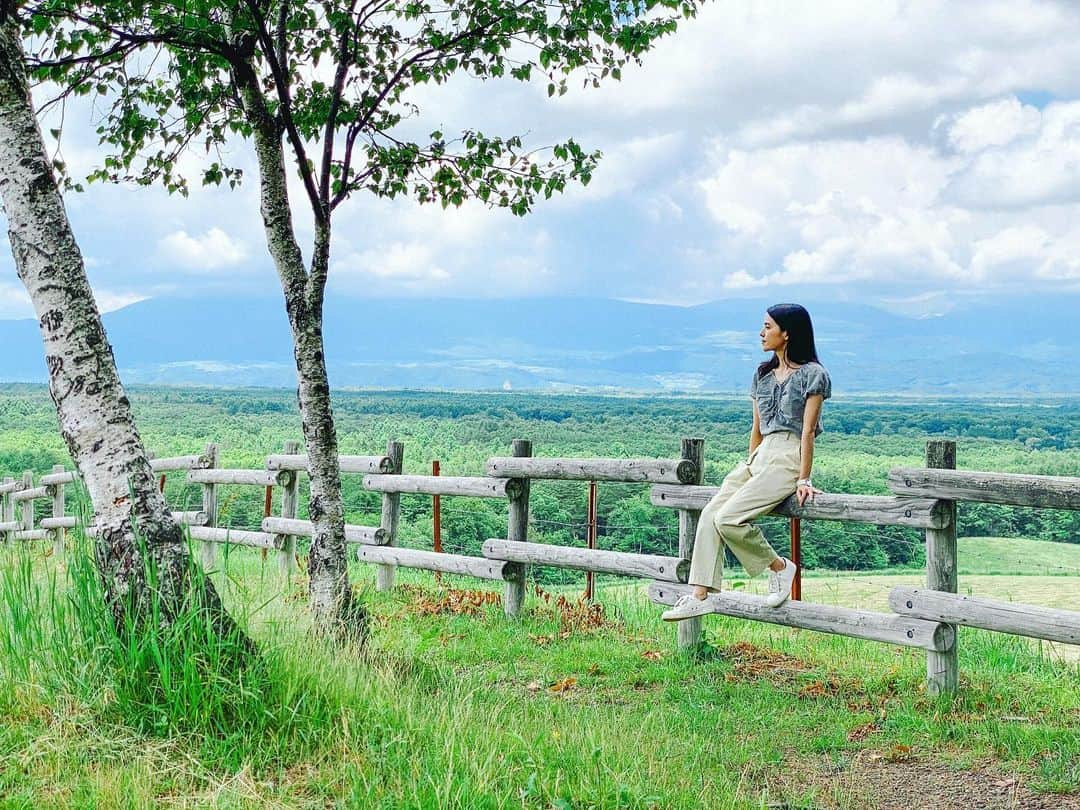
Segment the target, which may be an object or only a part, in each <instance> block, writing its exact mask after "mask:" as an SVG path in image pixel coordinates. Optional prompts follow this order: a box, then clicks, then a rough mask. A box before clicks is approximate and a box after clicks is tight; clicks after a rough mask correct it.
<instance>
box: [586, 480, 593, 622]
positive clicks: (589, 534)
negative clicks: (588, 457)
mask: <svg viewBox="0 0 1080 810" xmlns="http://www.w3.org/2000/svg"><path fill="white" fill-rule="evenodd" d="M586 522H587V524H588V525H587V527H586V529H585V532H586V534H585V537H586V544H587V545H588V547H589V548H596V482H595V481H590V482H589V507H588V518H587V519H586ZM595 596H596V574H595V573H593V572H592V571H586V572H585V600H586V601H588V602H591V601H592V600H593V598H594V597H595Z"/></svg>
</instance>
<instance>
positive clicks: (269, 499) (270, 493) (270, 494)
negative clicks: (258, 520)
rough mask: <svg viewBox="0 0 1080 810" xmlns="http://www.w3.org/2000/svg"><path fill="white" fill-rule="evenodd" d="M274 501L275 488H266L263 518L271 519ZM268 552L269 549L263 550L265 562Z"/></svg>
mask: <svg viewBox="0 0 1080 810" xmlns="http://www.w3.org/2000/svg"><path fill="white" fill-rule="evenodd" d="M273 500H274V488H273V487H267V488H266V497H265V498H264V499H263V517H264V518H268V517H270V505H271V504H272V503H273ZM266 552H267V549H265V548H264V549H263V550H262V558H263V559H264V560H265V559H266Z"/></svg>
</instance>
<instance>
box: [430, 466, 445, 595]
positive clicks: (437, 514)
mask: <svg viewBox="0 0 1080 810" xmlns="http://www.w3.org/2000/svg"><path fill="white" fill-rule="evenodd" d="M431 474H432V475H436V476H437V475H438V474H439V460H438V459H435V460H434V461H432V462H431ZM431 520H432V524H433V528H434V534H435V551H436V552H441V551H442V505H441V503H440V501H439V496H438V495H432V496H431ZM435 582H437V583H438V584H440V585H441V584H442V571H436V572H435Z"/></svg>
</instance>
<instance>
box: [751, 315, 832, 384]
mask: <svg viewBox="0 0 1080 810" xmlns="http://www.w3.org/2000/svg"><path fill="white" fill-rule="evenodd" d="M766 312H768V313H769V317H770V318H772V319H773V320H774V321H776V325H777V326H779V327H780V331H781V332H787V333H788V344H787V359H788V360H789V361H791V362H792V363H798V364H799V365H803V364H804V363H810V362H814V363H820V362H821V361H820V360H818V354H817V346H815V345H814V324H813V323H812V322H811V321H810V313H809V312H807V311H806V307H803V306H800V305H799V304H774V305H773V306H771V307H769V308H768V309H767V310H766ZM779 365H780V358H779V357H777V355H776V353H775V352H774V353H773V356H772V357H771V358H769V359H768V360H766V361H765V362H764V363H762V364H761V365H760V366H758V376H759V377H764V376H765V375H766V374H768V373H769V372H770V371H772V370H773V369H774V368H776V367H777V366H779Z"/></svg>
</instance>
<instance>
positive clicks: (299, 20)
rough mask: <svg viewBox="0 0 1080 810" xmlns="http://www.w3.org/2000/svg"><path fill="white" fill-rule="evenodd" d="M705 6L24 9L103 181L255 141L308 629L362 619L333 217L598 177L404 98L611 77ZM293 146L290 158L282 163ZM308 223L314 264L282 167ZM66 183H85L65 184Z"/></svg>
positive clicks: (562, 154) (165, 171)
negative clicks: (331, 342)
mask: <svg viewBox="0 0 1080 810" xmlns="http://www.w3.org/2000/svg"><path fill="white" fill-rule="evenodd" d="M698 3H699V0H432V1H431V2H429V0H364V2H361V1H360V0H325V1H323V2H312V1H311V0H307V1H305V2H291V1H290V0H226V2H182V3H181V2H163V3H151V4H147V3H142V2H110V3H104V4H90V3H79V2H70V1H69V0H48V1H47V2H40V3H35V4H31V6H30V10H31V14H30V15H29V17H28V23H29V25H30V30H31V31H32V32H33V33H34V34H35V35H36V36H37V37H38V39H37V40H36V42H38V43H39V45H40V47H39V49H38V52H37V55H38V57H39V59H40V68H39V71H38V74H37V75H38V76H39V77H40V78H42V79H49V80H51V81H54V82H57V83H59V84H61V85H62V86H63V87H64V88H65V92H66V93H68V94H99V93H100V94H103V95H104V96H106V97H107V98H108V99H109V106H108V108H107V110H108V111H107V112H106V114H105V115H104V118H103V120H102V122H101V127H100V129H99V132H100V133H101V138H102V142H103V143H104V144H105V145H106V146H108V147H111V148H112V154H111V155H110V156H109V157H108V158H107V159H106V160H105V162H104V164H103V165H102V166H101V168H100V169H98V170H97V171H96V172H94V174H93V175H92V176H91V179H98V180H109V181H133V182H136V183H143V184H150V183H159V182H160V183H163V184H164V186H165V187H166V188H168V189H169V190H170V191H173V192H178V193H186V190H187V188H188V183H189V182H190V178H188V177H184V176H181V174H180V173H179V172H178V169H177V159H178V157H179V156H180V154H181V153H182V152H183V151H185V150H186V149H190V148H194V146H195V145H196V144H197V145H198V146H199V148H204V149H205V150H206V151H207V154H208V157H207V161H206V164H205V170H204V171H203V174H202V176H201V177H200V178H198V179H199V180H201V182H203V183H211V184H220V183H228V184H232V185H235V184H236V183H237V182H239V181H240V178H241V172H240V170H239V169H238V168H237V167H236V166H231V165H227V164H226V163H225V162H223V161H222V160H220V159H219V157H218V148H219V147H220V146H221V145H223V144H224V143H226V142H227V141H229V140H230V139H233V138H245V139H249V140H250V141H251V143H252V145H253V147H254V153H255V156H256V161H257V165H258V171H259V183H260V190H261V210H262V217H263V222H264V226H265V234H266V242H267V246H268V248H269V252H270V255H271V257H272V259H273V262H274V266H275V268H276V270H277V274H278V277H279V279H280V282H281V288H282V292H283V294H284V299H285V308H286V311H287V312H288V317H289V323H290V326H291V329H292V336H293V341H294V354H295V362H296V369H297V377H298V380H299V386H298V390H297V399H298V402H299V407H300V413H301V416H302V421H303V432H304V439H305V443H306V445H307V452H308V457H309V461H310V475H311V502H310V506H309V509H310V517H311V520H312V522H313V524H314V527H313V534H312V540H311V548H310V556H309V562H308V571H309V575H310V599H311V607H312V610H313V613H314V621H315V625H316V627H318V628H322V629H324V630H328V629H330V628H332V627H336V628H339V629H340V628H345V629H346V630H348V629H349V628H350V627H353V626H354V625H356V624H357V623H358V622H360V621H361V617H362V610H360V609H359V607H358V606H356V605H354V604H353V601H352V592H351V590H350V588H349V581H348V573H347V565H346V562H347V561H346V555H345V538H344V519H343V511H342V502H341V488H340V470H339V466H338V457H337V437H336V433H335V429H334V420H333V413H332V410H331V403H330V385H329V380H328V377H327V369H326V360H325V347H324V342H323V328H322V327H323V300H324V296H325V291H326V282H327V278H328V273H329V268H330V251H331V234H332V223H333V217H334V213H335V211H336V210H338V208H339V206H340V205H342V204H343V203H344V202H345V201H346V200H348V199H349V198H350V197H351V196H352V195H353V194H355V193H357V192H368V193H371V194H374V195H376V196H379V197H383V198H394V197H399V196H410V197H412V198H414V199H415V200H416V201H418V202H419V203H421V204H427V203H436V204H441V205H442V206H444V207H446V206H458V205H461V204H462V203H463V202H465V201H466V200H467V199H476V200H480V201H482V202H483V203H486V204H488V205H490V206H493V207H499V208H506V209H508V211H510V212H511V213H513V214H516V215H524V214H526V213H527V212H528V211H529V210H530V209H531V207H532V206H533V204H534V202H535V201H536V200H537V199H538V198H539V197H545V198H546V197H550V196H551V195H552V194H554V193H556V192H561V191H563V190H564V189H565V188H566V185H567V184H568V183H573V182H581V183H587V182H588V181H589V178H590V177H591V174H592V172H593V170H594V168H595V166H596V163H597V160H598V159H599V154H598V153H597V152H587V151H585V150H584V149H582V148H581V147H580V146H579V145H578V144H577V143H576V142H575V141H573V140H567V141H565V142H563V143H558V144H555V145H552V146H550V147H549V148H547V149H544V150H535V149H530V148H527V147H526V146H525V145H524V143H523V139H522V137H521V136H520V135H519V134H515V133H511V134H499V135H496V134H489V133H486V132H482V131H479V130H477V129H466V130H465V131H462V132H459V133H453V134H451V135H447V134H445V133H443V132H441V131H438V130H435V131H431V132H430V133H428V134H427V135H426V136H425V137H423V138H417V137H415V136H414V135H410V132H411V131H412V130H411V129H410V127H409V126H408V125H409V123H410V122H411V121H412V120H414V119H417V118H418V117H419V116H421V114H422V111H421V110H420V109H418V108H417V107H416V105H415V104H413V103H410V102H409V101H408V100H407V97H406V94H407V91H408V90H409V89H410V88H412V87H415V86H417V85H422V84H445V83H446V82H447V81H448V80H449V79H450V78H451V77H454V76H467V77H473V78H475V79H479V80H493V79H509V80H517V81H520V82H529V81H533V80H540V81H543V82H544V83H546V87H547V92H548V95H549V96H551V95H555V94H561V93H564V92H566V89H567V83H568V82H569V81H576V80H582V81H583V82H584V83H586V84H593V85H599V83H600V82H601V81H602V80H605V79H609V78H610V79H619V78H620V75H621V71H622V69H623V67H624V66H625V65H626V63H627V62H630V61H633V62H637V61H639V60H640V59H641V57H642V55H643V54H644V53H645V52H646V51H647V50H648V49H649V48H650V47H651V46H652V44H653V43H654V42H655V41H656V40H657V39H658V38H660V37H662V36H664V35H667V34H670V33H672V32H673V31H674V30H675V29H676V26H677V23H678V21H679V20H680V19H682V18H685V17H691V16H693V15H694V14H695V13H696V10H697V7H698ZM286 154H288V159H287V158H286ZM290 163H291V165H292V171H295V172H296V174H297V176H298V179H299V186H300V189H301V196H302V201H301V202H299V203H297V205H300V206H302V207H303V209H305V210H304V214H305V215H310V217H311V220H312V222H313V224H314V228H313V237H312V239H311V242H310V243H309V244H308V245H307V246H306V247H307V248H308V255H309V259H308V261H307V262H305V259H304V252H303V249H302V245H301V238H300V235H299V232H298V230H297V228H296V226H295V224H294V210H293V207H292V205H293V204H292V203H291V201H290V198H289V189H288V182H287V181H288V177H289V172H290V168H289V164H290ZM69 182H71V183H72V184H76V181H74V180H69Z"/></svg>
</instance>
